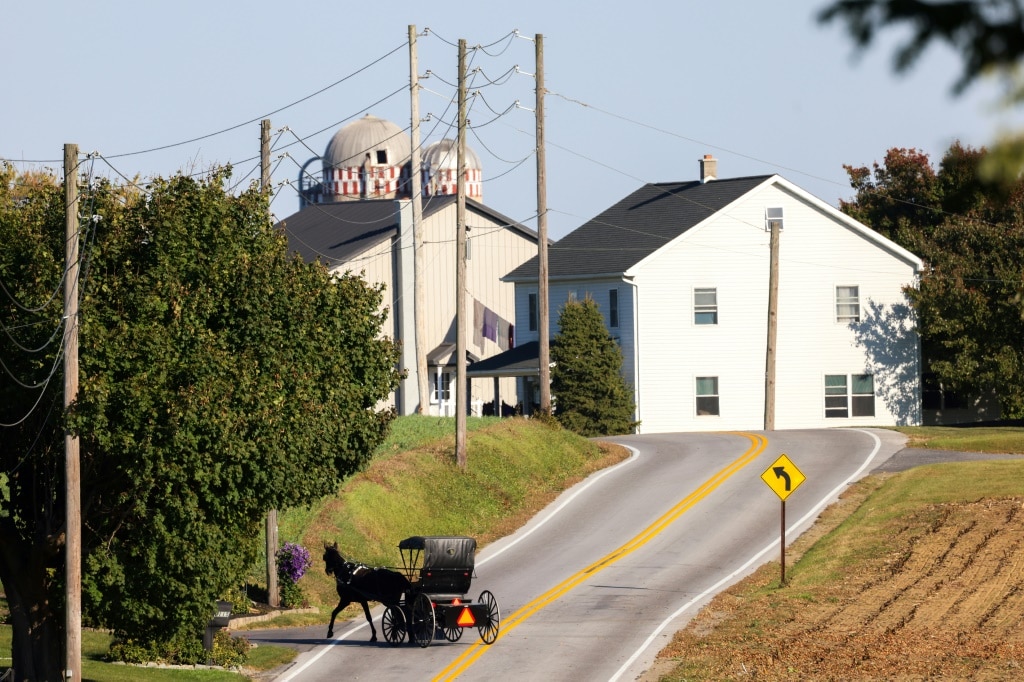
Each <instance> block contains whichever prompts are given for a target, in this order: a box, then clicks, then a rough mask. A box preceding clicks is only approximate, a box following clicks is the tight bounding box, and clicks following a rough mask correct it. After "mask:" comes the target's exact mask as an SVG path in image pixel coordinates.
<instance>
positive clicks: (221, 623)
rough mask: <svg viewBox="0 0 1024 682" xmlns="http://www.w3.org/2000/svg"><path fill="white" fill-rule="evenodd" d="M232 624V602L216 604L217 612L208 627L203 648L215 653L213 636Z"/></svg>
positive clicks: (218, 602)
mask: <svg viewBox="0 0 1024 682" xmlns="http://www.w3.org/2000/svg"><path fill="white" fill-rule="evenodd" d="M230 624H231V602H229V601H220V600H218V601H217V602H216V610H215V611H214V612H213V618H211V619H210V622H209V623H207V625H206V633H205V634H204V635H203V648H204V649H206V650H207V651H213V635H214V634H215V633H216V632H217V630H219V629H221V628H226V627H227V626H228V625H230Z"/></svg>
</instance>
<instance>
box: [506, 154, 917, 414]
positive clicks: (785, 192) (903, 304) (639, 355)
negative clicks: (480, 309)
mask: <svg viewBox="0 0 1024 682" xmlns="http://www.w3.org/2000/svg"><path fill="white" fill-rule="evenodd" d="M714 163H715V162H714V160H713V159H711V158H710V157H705V159H704V160H703V161H702V162H701V174H702V176H703V177H702V178H701V179H700V180H695V181H691V182H677V183H658V184H648V185H645V186H643V187H641V188H640V189H638V190H637V191H635V192H633V193H632V194H630V195H629V196H627V197H625V198H624V199H622V200H621V201H619V202H618V203H616V204H615V205H613V206H611V207H610V208H608V209H607V210H606V211H604V212H603V213H601V214H600V215H598V216H597V217H595V218H594V219H592V220H591V221H589V222H587V223H586V224H584V225H582V226H581V227H579V228H578V229H576V230H575V231H573V232H572V233H570V234H569V235H567V236H566V237H565V238H563V239H562V240H560V241H558V242H556V243H555V244H553V245H552V246H551V247H550V249H549V257H548V264H549V310H550V329H551V333H552V334H553V335H554V334H556V333H557V330H558V317H559V313H560V311H561V308H562V306H563V304H564V302H565V301H566V300H569V299H573V298H577V299H581V298H583V297H587V296H589V297H590V298H592V299H594V300H595V301H596V302H597V304H598V306H599V308H600V309H601V310H602V311H603V313H604V316H605V321H606V324H607V326H608V329H609V331H610V332H611V334H612V336H614V337H615V338H616V339H617V341H618V343H619V345H620V347H621V348H622V351H623V356H624V363H623V373H624V375H625V377H626V378H627V380H628V381H629V382H630V383H631V384H632V385H633V387H634V390H635V399H636V406H637V408H636V419H637V420H639V421H640V427H639V431H640V432H642V433H658V432H671V431H712V430H714V431H717V430H730V429H761V428H763V427H764V418H765V416H764V415H765V373H766V348H767V326H768V322H767V321H768V296H769V262H770V248H769V244H770V231H769V229H768V226H767V217H768V216H769V215H771V216H773V217H774V216H781V218H782V221H783V222H782V231H781V237H780V240H779V242H780V248H779V253H780V258H779V281H778V308H777V321H778V336H777V344H776V402H775V428H777V429H794V428H821V427H834V426H867V425H897V424H908V425H909V424H919V423H920V422H921V388H920V375H921V371H920V364H921V363H920V351H919V342H918V337H917V334H916V331H915V329H914V323H913V317H912V313H911V309H910V307H909V304H908V301H907V299H906V296H905V294H904V292H903V288H904V287H906V286H913V285H914V284H915V283H916V281H917V278H918V274H919V272H920V269H921V267H922V263H921V260H920V259H919V258H918V257H917V256H915V255H914V254H912V253H910V252H908V251H907V250H905V249H903V248H901V247H900V246H898V245H897V244H895V243H893V242H892V241H890V240H888V239H886V238H884V237H882V236H881V235H879V234H878V233H876V232H874V231H872V230H871V229H869V228H868V227H866V226H864V225H863V224H861V223H859V222H857V221H855V220H853V219H852V218H850V217H849V216H846V215H845V214H843V213H841V212H840V211H839V210H837V209H836V208H835V207H833V206H831V205H829V204H828V203H826V202H823V201H821V200H820V199H817V198H816V197H814V196H812V195H810V194H808V193H807V192H806V191H804V190H802V189H801V188H799V187H797V186H796V185H794V184H792V183H790V182H789V181H787V180H785V179H784V178H782V177H780V176H778V175H766V176H756V177H744V178H734V179H718V180H715V179H713V176H714V175H715V173H714V171H713V165H714ZM705 166H707V168H705ZM504 280H505V281H507V282H512V283H514V284H515V287H516V329H517V330H518V333H517V339H518V341H519V343H526V342H530V341H537V339H538V337H537V331H536V330H537V326H538V325H537V319H536V311H537V305H536V301H537V299H536V297H537V294H538V286H537V260H536V258H534V259H532V260H530V261H528V262H526V263H524V264H523V265H521V266H520V267H518V268H516V269H515V270H513V271H512V272H510V273H509V274H508V275H507V276H506V277H505V278H504ZM500 358H501V356H499V357H498V358H494V359H492V361H491V362H490V363H489V365H490V366H491V368H492V372H493V373H495V374H498V373H500V370H495V369H494V368H495V367H497V366H498V365H500ZM520 360H521V358H520ZM523 374H524V373H523V372H519V376H520V379H519V382H520V386H519V390H520V395H521V396H522V395H527V396H529V400H530V401H531V402H536V379H535V378H534V377H533V376H527V377H524V376H522V375H523ZM553 399H554V400H555V401H557V396H553Z"/></svg>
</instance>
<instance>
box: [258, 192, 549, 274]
mask: <svg viewBox="0 0 1024 682" xmlns="http://www.w3.org/2000/svg"><path fill="white" fill-rule="evenodd" d="M455 200H456V198H455V197H454V196H447V195H446V196H436V197H430V198H429V199H427V200H425V201H424V202H423V217H424V218H429V217H430V216H432V215H434V214H435V213H438V212H439V211H441V210H443V209H445V208H446V207H448V206H450V205H451V204H454V203H455ZM466 209H467V210H468V211H473V212H475V213H478V214H480V215H484V216H487V217H488V218H490V219H491V220H493V221H494V222H496V223H498V224H499V225H503V226H507V227H509V228H510V229H512V230H515V231H516V232H519V233H520V234H522V235H523V236H525V237H526V238H527V239H530V240H532V241H533V242H536V241H537V232H536V231H534V230H531V229H530V228H528V227H526V226H524V225H520V224H519V223H517V222H515V221H513V220H512V219H510V218H508V217H506V216H504V215H502V214H501V213H498V212H497V211H495V210H493V209H491V208H488V207H487V206H485V205H483V204H481V203H480V202H478V201H474V200H473V199H469V198H467V199H466ZM399 224H400V215H399V208H398V202H397V201H395V200H394V199H366V200H362V201H339V202H335V203H329V204H310V205H308V206H306V207H305V208H303V209H302V210H300V211H299V212H298V213H293V214H292V215H290V216H288V217H287V218H285V219H284V220H281V221H280V222H278V223H277V227H278V228H279V229H282V230H284V232H285V234H286V236H287V237H288V252H289V253H298V254H299V255H300V256H302V258H303V260H305V261H306V262H307V263H311V262H313V261H315V260H317V259H318V258H319V259H320V260H321V261H322V262H323V263H324V264H325V265H327V266H328V267H331V266H335V265H338V264H339V263H344V262H346V261H349V260H351V259H352V258H354V257H355V256H357V255H359V254H360V253H362V252H364V251H366V250H367V249H369V248H371V247H373V246H376V245H377V244H380V243H381V242H384V241H387V240H389V239H394V238H395V237H397V236H398V228H399Z"/></svg>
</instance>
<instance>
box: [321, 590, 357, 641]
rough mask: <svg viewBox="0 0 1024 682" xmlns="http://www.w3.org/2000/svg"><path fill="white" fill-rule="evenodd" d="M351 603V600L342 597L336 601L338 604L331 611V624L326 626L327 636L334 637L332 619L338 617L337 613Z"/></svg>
mask: <svg viewBox="0 0 1024 682" xmlns="http://www.w3.org/2000/svg"><path fill="white" fill-rule="evenodd" d="M351 603H352V602H350V601H345V600H344V599H342V600H341V601H339V602H338V606H337V607H336V608H335V609H334V610H333V611H331V624H330V625H328V626H327V637H328V638H330V637H334V619H335V618H337V617H338V614H339V613H341V610H342V609H343V608H345V607H346V606H348V605H349V604H351Z"/></svg>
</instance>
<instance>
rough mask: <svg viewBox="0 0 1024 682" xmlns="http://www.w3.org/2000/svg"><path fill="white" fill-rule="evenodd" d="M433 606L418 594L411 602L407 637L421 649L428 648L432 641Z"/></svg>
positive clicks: (426, 598)
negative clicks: (410, 620) (410, 617)
mask: <svg viewBox="0 0 1024 682" xmlns="http://www.w3.org/2000/svg"><path fill="white" fill-rule="evenodd" d="M435 627H437V623H436V621H435V620H434V605H433V604H432V603H431V602H430V597H428V596H427V595H425V594H423V593H422V592H420V593H419V594H417V595H416V599H414V600H413V602H412V623H410V624H409V636H410V637H411V638H412V641H414V642H416V643H417V644H419V645H420V646H421V647H428V646H430V642H431V640H432V639H434V628H435Z"/></svg>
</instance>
